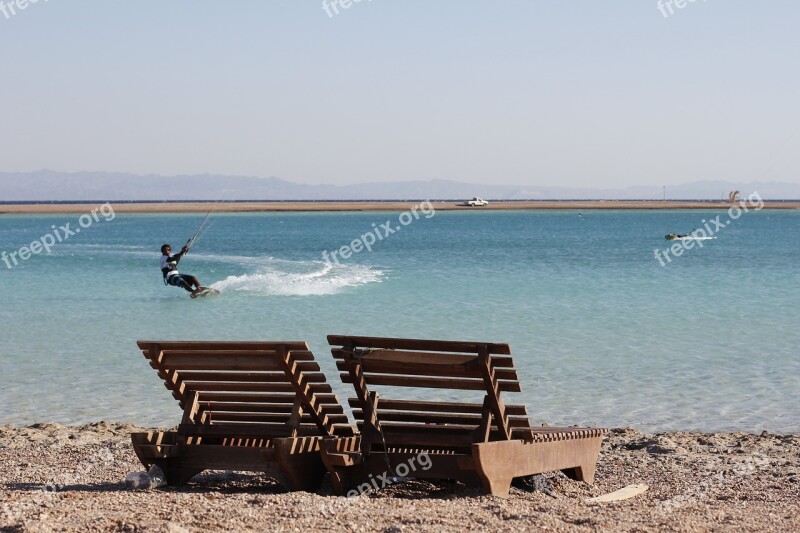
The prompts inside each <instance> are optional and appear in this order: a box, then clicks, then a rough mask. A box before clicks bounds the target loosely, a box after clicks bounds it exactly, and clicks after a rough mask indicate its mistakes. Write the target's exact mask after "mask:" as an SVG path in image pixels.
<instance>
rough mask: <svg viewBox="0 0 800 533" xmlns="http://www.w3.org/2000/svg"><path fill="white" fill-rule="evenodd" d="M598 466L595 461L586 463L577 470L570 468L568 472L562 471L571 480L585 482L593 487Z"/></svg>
mask: <svg viewBox="0 0 800 533" xmlns="http://www.w3.org/2000/svg"><path fill="white" fill-rule="evenodd" d="M596 466H597V465H596V463H595V462H594V461H593V462H589V463H585V464H583V465H581V466H579V467H577V468H568V469H566V470H562V472H564V474H565V475H566V476H567V477H568V478H570V479H574V480H576V481H585V482H586V483H588V484H589V485H591V484H592V483H594V471H595V468H596Z"/></svg>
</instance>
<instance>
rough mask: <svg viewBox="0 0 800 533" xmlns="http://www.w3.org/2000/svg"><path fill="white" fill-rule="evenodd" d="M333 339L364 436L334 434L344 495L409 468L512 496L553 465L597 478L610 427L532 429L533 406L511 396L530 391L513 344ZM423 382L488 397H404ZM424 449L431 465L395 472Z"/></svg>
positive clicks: (332, 451) (333, 466)
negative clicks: (508, 400)
mask: <svg viewBox="0 0 800 533" xmlns="http://www.w3.org/2000/svg"><path fill="white" fill-rule="evenodd" d="M328 341H329V343H330V344H331V345H332V348H331V352H332V354H333V357H334V359H335V361H336V366H337V369H338V370H340V371H341V374H340V377H341V379H342V381H343V382H344V383H350V384H352V385H353V388H354V390H355V393H356V394H355V397H353V398H350V399H349V403H350V406H351V407H353V408H354V410H353V415H354V417H355V418H356V421H357V427H358V429H359V430H360V432H361V433H360V435H357V436H352V437H343V438H328V439H325V440H324V444H323V447H322V450H321V454H322V459H323V462H324V463H325V466H326V467H327V468H328V472H329V473H330V474H331V479H332V481H333V485H334V489H335V490H336V491H337V492H339V493H347V491H349V490H351V489H353V488H355V487H357V486H359V485H362V484H364V483H369V480H370V479H374V476H381V475H390V476H391V475H401V476H406V474H407V475H408V476H410V477H419V478H426V479H440V478H444V479H456V480H460V481H463V482H465V483H469V484H480V485H481V486H482V487H483V488H484V490H485V491H486V492H488V493H490V494H494V495H498V496H506V495H507V494H508V491H509V489H510V486H511V481H512V479H513V478H514V477H520V476H528V475H532V474H538V473H541V472H548V471H553V470H561V471H563V472H564V473H565V474H567V475H568V476H570V477H573V478H575V479H580V480H584V481H586V482H588V483H591V482H592V480H593V478H594V470H595V465H596V461H597V456H598V453H599V450H600V444H601V442H602V440H603V437H604V435H605V433H606V430H604V429H595V428H534V427H531V423H530V419H529V418H528V415H527V410H526V408H525V407H524V406H521V405H506V404H505V401H504V398H503V394H504V393H510V392H519V391H520V384H519V381H518V378H517V373H516V371H515V370H514V364H513V360H512V358H511V357H510V355H511V349H510V348H509V347H508V345H506V344H497V343H478V342H453V341H432V340H420V339H391V338H375V337H350V336H343V335H331V336H329V337H328ZM417 388H431V389H442V390H447V389H450V390H457V391H461V392H459V393H458V394H457V396H458V397H459V398H460V397H466V396H469V395H470V394H471V395H472V396H473V398H475V399H476V400H477V399H481V400H482V401H480V402H478V401H474V402H472V401H467V402H465V401H452V402H451V401H441V400H440V401H423V400H416V399H409V398H408V396H407V397H406V398H403V397H402V394H403V391H404V390H406V389H417ZM413 394H414V393H409V395H412V398H413ZM442 394H444V393H442ZM476 394H478V396H477V397H475V395H476ZM420 453H428V454H430V461H431V465H430V468H428V469H423V470H419V469H417V470H416V471H414V470H412V471H411V472H408V471H406V472H401V473H400V474H398V472H397V471H394V469H395V468H396V467H397V466H398V465H400V464H403V463H404V461H407V460H410V459H412V458H414V457H415V455H414V454H420ZM387 465H389V466H387ZM406 465H407V463H406Z"/></svg>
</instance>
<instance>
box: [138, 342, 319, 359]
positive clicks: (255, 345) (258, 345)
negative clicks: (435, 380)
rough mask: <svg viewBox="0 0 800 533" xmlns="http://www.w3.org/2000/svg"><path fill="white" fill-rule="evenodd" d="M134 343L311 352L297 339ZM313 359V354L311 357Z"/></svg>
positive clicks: (166, 347) (172, 347)
mask: <svg viewBox="0 0 800 533" xmlns="http://www.w3.org/2000/svg"><path fill="white" fill-rule="evenodd" d="M136 344H137V345H138V346H139V348H141V349H142V350H144V348H145V347H146V346H153V345H155V344H157V345H159V346H160V347H161V348H162V349H163V350H194V349H197V348H200V349H206V350H274V349H275V348H282V347H286V348H287V349H288V350H290V351H292V352H299V353H307V354H310V353H311V352H310V351H309V349H308V345H307V344H306V343H305V342H302V341H300V342H298V341H263V342H262V341H151V340H142V341H137V342H136ZM311 359H313V356H312V357H311Z"/></svg>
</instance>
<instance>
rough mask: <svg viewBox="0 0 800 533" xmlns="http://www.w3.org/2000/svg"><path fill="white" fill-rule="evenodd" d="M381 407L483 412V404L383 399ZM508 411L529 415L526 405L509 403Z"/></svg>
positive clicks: (356, 403) (355, 403) (353, 404)
mask: <svg viewBox="0 0 800 533" xmlns="http://www.w3.org/2000/svg"><path fill="white" fill-rule="evenodd" d="M348 402H349V404H350V406H351V407H358V406H359V405H360V403H359V401H358V400H357V399H356V398H350V399H349V400H348ZM381 409H382V410H386V411H388V410H392V409H394V410H399V411H431V412H444V413H478V414H480V413H482V412H483V404H480V403H459V402H430V401H421V400H388V399H381ZM506 413H507V414H509V415H517V416H526V417H527V416H528V410H527V408H526V407H525V406H524V405H507V406H506Z"/></svg>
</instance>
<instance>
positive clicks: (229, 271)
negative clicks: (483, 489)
mask: <svg viewBox="0 0 800 533" xmlns="http://www.w3.org/2000/svg"><path fill="white" fill-rule="evenodd" d="M718 214H723V215H724V212H700V211H671V212H644V211H604V212H589V213H584V214H583V216H582V217H579V216H578V213H577V212H574V211H558V212H489V211H486V212H475V211H470V212H437V213H436V215H435V216H433V217H432V218H429V219H426V218H424V217H422V218H420V219H419V220H416V221H414V222H412V223H411V224H409V225H408V226H405V227H403V228H402V230H401V231H399V232H397V233H395V234H393V235H389V236H388V237H386V238H385V239H384V240H382V241H379V242H378V243H376V244H375V246H374V250H373V251H372V252H367V251H362V252H360V253H357V254H355V255H354V256H353V257H351V258H350V259H349V260H347V261H344V262H343V263H342V265H340V266H333V267H331V266H329V265H327V264H326V263H325V262H324V261H323V259H322V252H323V251H325V250H334V249H337V248H339V247H340V246H342V245H345V244H347V243H349V242H350V241H352V240H353V239H355V238H357V237H359V236H360V235H362V234H364V233H366V232H368V231H371V230H372V229H373V223H374V224H376V225H380V224H383V223H384V222H386V221H387V220H390V221H392V224H391V225H392V226H397V225H398V224H397V221H398V213H388V212H387V213H374V212H373V213H336V214H334V213H311V214H303V213H292V214H220V215H215V216H214V219H215V220H216V222H215V225H214V226H213V228H212V229H211V230H210V231H209V232H208V233H207V234H206V235H204V236H203V238H202V240H201V241H200V242H199V243H198V244H197V246H196V248H195V249H193V250H192V253H191V254H190V255H188V256H187V257H186V258H185V259H184V260H183V262H182V263H181V267H182V268H181V270H182V271H184V272H188V273H192V274H195V275H197V276H198V277H199V278H200V279H201V280H202V281H203V282H204V283H214V284H215V286H216V287H218V288H220V289H221V290H222V291H223V292H222V294H221V295H220V296H219V297H216V298H213V299H211V298H210V299H205V300H202V301H201V300H197V301H192V300H190V299H189V298H188V297H187V295H186V293H184V292H183V291H181V290H179V289H175V288H172V287H165V286H164V285H163V284H162V282H161V273H160V271H159V269H158V259H159V253H158V249H159V247H160V245H161V244H162V242H171V243H172V244H173V246H174V247H176V248H178V247H180V245H181V244H182V242H183V241H185V239H186V238H188V236H189V235H190V234H191V233H192V232H193V231H194V229H195V228H196V226H197V224H198V223H199V221H200V219H201V218H202V216H199V215H117V216H116V217H115V218H114V219H113V220H110V221H106V220H104V219H103V218H102V217H101V218H100V220H99V221H98V222H96V223H94V224H93V225H92V226H91V227H87V228H85V229H83V230H82V232H81V233H80V234H76V235H74V236H72V237H70V238H69V239H68V240H67V241H66V242H63V243H60V244H57V245H56V246H55V247H53V249H52V253H51V254H49V255H38V256H33V257H32V258H30V259H29V260H27V261H25V262H23V263H22V264H20V265H19V266H16V267H14V268H13V269H8V268H7V267H6V266H5V264H4V263H0V291H1V294H2V301H3V305H2V306H0V328H2V329H1V330H0V331H1V332H2V333H1V334H0V375H1V376H2V377H1V378H0V423H13V424H27V423H34V422H41V421H56V422H61V423H82V422H88V421H97V420H100V419H103V420H109V421H126V422H132V423H138V424H144V425H151V424H154V425H173V424H175V423H177V421H178V420H179V417H180V412H179V410H178V408H177V406H176V405H175V403H174V401H173V400H172V398H171V396H170V395H169V394H168V393H167V391H166V389H164V387H163V385H162V384H161V383H160V381H159V379H158V378H157V376H156V375H155V372H153V370H152V369H151V368H150V367H149V366H148V365H147V363H146V361H145V359H144V358H143V357H142V355H141V354H140V352H138V350H137V347H136V344H135V341H136V340H137V339H158V340H163V339H224V340H228V339H230V340H259V339H261V340H266V339H287V340H295V339H296V340H307V341H308V342H309V343H310V345H311V347H312V349H313V350H314V352H315V353H316V355H317V358H318V359H319V360H320V362H321V364H322V366H323V369H325V370H326V371H327V372H328V375H329V380H330V381H331V382H332V383H333V385H334V387H335V389H336V391H337V392H338V393H339V394H340V397H343V396H346V395H349V392H350V391H349V390H348V389H347V388H346V387H345V386H344V385H342V384H341V383H339V379H338V373H337V372H335V369H334V365H333V363H332V360H331V356H330V352H329V349H328V346H327V343H326V340H325V338H326V335H327V334H331V333H339V334H353V335H376V336H398V337H419V338H441V339H459V340H461V339H464V340H466V339H472V340H479V341H494V342H508V343H510V344H511V347H512V353H513V355H514V358H515V361H516V364H517V366H518V367H519V373H520V376H521V380H522V388H523V393H522V394H521V395H514V396H521V398H518V400H520V401H522V402H524V403H526V404H527V405H528V407H529V412H530V414H531V417H532V419H533V421H534V422H535V423H541V422H547V423H550V424H591V425H602V426H633V427H637V428H642V429H645V430H666V429H681V430H706V431H714V430H746V431H761V430H765V429H766V430H769V431H775V432H800V354H798V347H799V346H800V342H799V341H800V309H799V308H798V301H800V275H798V268H797V265H798V261H799V260H800V231H798V230H799V229H800V212H796V211H760V212H751V213H748V214H746V215H744V216H742V217H741V218H740V219H739V220H737V221H735V222H733V223H732V224H730V225H729V226H728V227H726V228H724V229H723V230H720V231H719V233H718V234H717V239H715V240H712V241H705V242H704V246H703V247H702V248H699V247H695V248H694V249H691V250H688V251H687V252H685V253H684V254H683V255H682V256H681V257H677V258H675V259H673V261H672V263H670V264H668V265H667V266H666V267H662V266H661V264H660V263H659V261H657V260H656V258H655V257H654V250H655V249H657V248H658V249H664V248H666V247H667V245H668V244H670V243H668V242H667V241H665V240H664V238H663V235H664V234H665V233H670V232H688V231H690V230H692V229H694V228H695V227H699V226H701V221H702V220H703V219H711V218H713V217H715V216H717V215H718ZM724 218H725V217H724V216H723V220H724ZM77 219H78V217H77V215H59V216H2V217H0V251H2V250H5V251H6V252H11V251H15V250H18V249H19V248H20V247H22V246H24V245H26V244H29V243H30V242H32V241H33V240H35V239H39V238H40V237H42V236H43V235H45V234H47V233H48V232H51V231H52V229H51V225H56V226H59V225H63V224H66V223H67V222H70V223H71V224H72V227H73V228H74V227H75V226H76V225H77ZM428 394H429V395H431V397H435V395H437V394H441V391H429V392H428ZM508 401H509V402H511V403H519V402H517V401H514V402H512V400H508Z"/></svg>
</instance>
